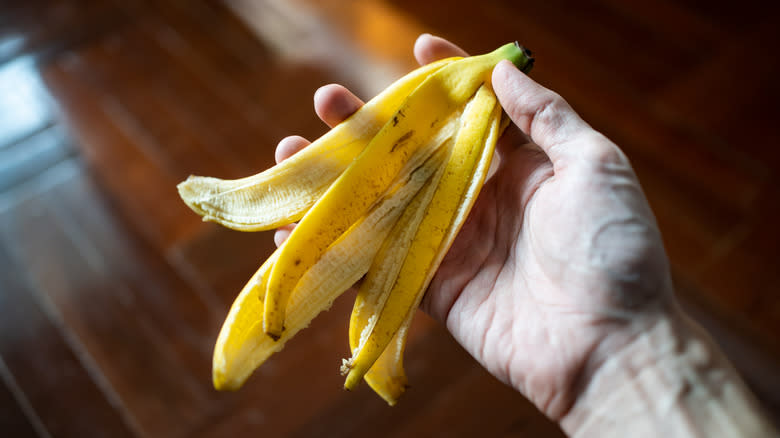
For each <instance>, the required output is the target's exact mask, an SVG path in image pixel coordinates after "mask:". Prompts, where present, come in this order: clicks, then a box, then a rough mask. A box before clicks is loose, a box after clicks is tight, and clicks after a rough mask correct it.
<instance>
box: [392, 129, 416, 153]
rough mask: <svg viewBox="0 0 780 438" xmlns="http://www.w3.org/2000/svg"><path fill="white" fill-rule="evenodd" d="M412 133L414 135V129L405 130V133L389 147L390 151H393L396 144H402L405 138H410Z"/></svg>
mask: <svg viewBox="0 0 780 438" xmlns="http://www.w3.org/2000/svg"><path fill="white" fill-rule="evenodd" d="M413 135H414V130H411V131H409V132H407V133H406V134H404V135H402V136H401V138H399V139H398V141H396V142H395V144H394V145H393V147H392V148H390V152H395V149H396V148H397V147H398V146H401V145H402V144H404V142H406V141H407V140H409V139H410V138H412V136H413Z"/></svg>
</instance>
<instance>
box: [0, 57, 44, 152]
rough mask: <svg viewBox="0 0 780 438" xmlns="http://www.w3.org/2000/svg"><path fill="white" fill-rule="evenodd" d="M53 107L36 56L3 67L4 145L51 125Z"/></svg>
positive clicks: (0, 135)
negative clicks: (37, 66)
mask: <svg viewBox="0 0 780 438" xmlns="http://www.w3.org/2000/svg"><path fill="white" fill-rule="evenodd" d="M51 108H52V104H51V101H50V98H49V96H48V94H47V92H46V89H45V86H44V85H43V83H42V81H41V78H40V75H39V74H38V70H37V68H36V66H35V62H34V60H33V59H32V58H30V57H23V58H18V59H15V60H13V61H11V62H8V63H6V64H4V65H2V66H0V148H3V147H4V146H6V145H9V144H11V143H13V142H15V141H17V140H19V139H21V138H23V137H25V136H26V135H28V134H30V133H31V132H34V131H36V130H38V129H40V128H42V127H44V126H46V125H47V124H49V123H50V121H51V119H52V110H51Z"/></svg>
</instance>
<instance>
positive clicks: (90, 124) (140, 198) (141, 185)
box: [45, 54, 202, 248]
mask: <svg viewBox="0 0 780 438" xmlns="http://www.w3.org/2000/svg"><path fill="white" fill-rule="evenodd" d="M80 59H81V58H80V57H79V55H75V54H74V55H73V56H72V57H70V58H67V59H62V60H61V62H58V63H56V64H51V65H50V66H49V67H48V68H47V69H46V72H45V78H46V81H47V84H48V85H49V87H50V88H51V89H52V90H53V91H52V92H53V94H55V95H57V97H58V100H59V103H60V105H61V107H62V108H63V110H64V111H65V112H66V116H67V121H68V124H69V126H70V127H71V129H72V130H73V131H74V132H75V135H76V138H77V143H78V144H79V146H80V147H79V150H80V151H81V152H82V153H83V154H84V156H85V157H86V159H87V161H88V162H89V163H91V165H92V169H93V170H94V172H95V173H96V174H97V175H98V176H99V178H100V180H101V183H102V184H101V185H102V186H103V187H104V190H105V191H106V192H107V193H111V194H112V196H113V197H115V199H116V200H117V201H118V207H119V209H120V211H121V212H122V214H123V215H124V217H126V218H128V220H130V221H131V222H133V223H134V226H135V227H137V229H140V230H142V233H143V235H144V236H145V238H146V239H148V240H149V241H151V242H153V243H154V244H155V245H156V246H158V247H159V248H167V247H169V246H170V245H172V244H173V243H174V242H176V241H178V240H179V239H181V238H184V236H187V235H189V234H190V233H193V232H195V231H196V230H197V229H198V228H199V227H201V226H202V222H201V221H200V219H199V218H198V217H197V216H196V215H194V214H192V212H191V211H190V209H189V208H187V207H186V205H184V204H183V203H182V202H181V201H180V199H179V196H178V193H177V192H176V184H177V183H178V182H179V180H178V179H176V178H173V177H171V176H170V175H169V174H167V173H166V172H165V171H164V170H163V169H162V168H161V167H160V165H159V164H158V162H156V161H155V160H154V159H153V158H152V157H150V156H149V155H148V154H147V153H146V150H147V149H146V148H148V147H152V146H147V145H146V143H148V142H149V140H148V139H147V138H146V137H145V136H144V135H143V133H139V132H138V131H137V130H136V129H134V125H133V119H132V116H131V115H129V114H128V110H127V108H126V107H125V106H124V105H123V103H122V102H120V101H119V100H118V99H117V98H116V97H115V96H112V95H101V94H99V92H98V91H97V90H94V89H93V88H91V87H90V86H89V84H86V83H85V82H84V81H85V78H80V77H79V76H78V75H77V74H76V73H75V71H74V67H73V64H74V63H79V62H81V61H80ZM127 194H132V195H131V196H128V195H127Z"/></svg>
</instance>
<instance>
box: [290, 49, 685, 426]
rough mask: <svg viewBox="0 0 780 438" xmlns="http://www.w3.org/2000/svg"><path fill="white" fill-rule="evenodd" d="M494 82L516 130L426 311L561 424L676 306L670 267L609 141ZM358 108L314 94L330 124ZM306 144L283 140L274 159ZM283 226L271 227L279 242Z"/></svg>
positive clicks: (568, 112)
mask: <svg viewBox="0 0 780 438" xmlns="http://www.w3.org/2000/svg"><path fill="white" fill-rule="evenodd" d="M455 55H465V53H463V51H462V50H460V49H459V48H457V47H455V46H454V45H452V44H451V43H449V42H447V41H445V40H442V39H440V38H435V37H431V36H422V37H420V38H419V39H418V41H417V44H416V45H415V56H416V58H417V60H418V61H419V62H420V63H421V64H425V63H429V62H431V61H434V60H436V59H440V58H443V57H447V56H455ZM493 87H494V89H495V91H496V94H497V95H498V98H499V100H500V102H501V104H502V106H503V107H504V109H505V110H506V112H507V113H508V114H509V116H510V117H511V118H512V120H513V121H514V123H515V125H516V127H510V129H508V130H507V132H506V133H505V134H504V136H503V137H502V138H501V140H500V141H499V144H498V146H497V151H496V157H495V158H494V160H495V161H496V162H497V165H496V166H495V172H494V173H493V174H492V175H491V176H490V177H489V178H488V179H487V181H486V183H485V185H484V187H483V188H482V191H481V192H480V195H479V198H478V199H477V202H476V204H475V205H474V208H473V210H472V211H471V214H470V215H469V218H468V220H467V222H466V223H465V224H464V226H463V228H462V229H461V231H460V233H459V235H458V237H457V239H456V241H455V243H454V244H453V246H452V248H451V249H450V251H449V252H448V254H447V256H446V257H445V259H444V260H443V262H442V264H441V266H440V267H439V270H438V272H437V274H436V276H435V277H434V279H433V281H432V283H431V285H430V287H429V289H428V292H427V294H426V297H425V300H424V302H423V308H424V309H425V310H426V311H427V312H428V313H429V314H431V315H432V316H433V317H434V318H436V319H438V320H440V321H442V322H444V323H445V324H446V325H447V328H448V329H449V330H450V332H451V333H452V335H453V336H454V337H455V339H456V340H458V342H460V343H461V344H462V345H463V346H464V348H466V350H468V351H469V352H470V353H471V354H472V355H473V356H474V357H475V358H476V359H477V360H478V361H479V362H480V363H481V364H482V365H483V366H484V367H485V368H486V369H487V370H488V371H490V372H491V373H493V374H494V375H495V376H496V377H497V378H499V379H500V380H502V381H504V382H505V383H507V384H509V385H511V386H512V387H514V388H516V389H517V390H519V391H521V392H522V393H523V394H524V395H526V396H527V397H528V398H529V399H530V400H531V401H533V402H534V403H535V404H536V405H537V407H538V408H539V409H540V410H542V411H543V412H544V413H546V414H547V415H548V416H549V417H550V418H552V419H553V420H559V419H560V418H562V417H563V416H564V415H565V414H566V413H567V411H568V409H569V408H570V407H571V405H572V404H573V403H574V401H575V399H576V397H577V395H578V391H579V390H580V386H581V383H582V380H583V379H587V377H588V375H589V374H591V373H593V372H594V371H595V369H596V368H598V366H599V364H600V363H601V362H602V361H603V360H604V359H605V358H606V357H608V356H609V355H610V354H612V353H614V352H615V351H617V350H619V349H620V348H622V346H623V345H625V344H626V343H628V342H629V341H630V340H631V338H632V337H633V336H634V335H635V334H636V333H639V332H640V331H642V330H643V329H644V328H646V327H648V326H650V325H652V324H653V323H654V320H655V319H656V318H658V317H659V315H661V314H662V313H664V312H666V311H667V310H668V309H669V308H670V307H672V306H671V279H670V274H669V267H668V261H667V258H666V254H665V251H664V248H663V245H662V242H661V237H660V233H659V231H658V228H657V225H656V223H655V220H654V218H653V215H652V212H651V211H650V208H649V205H648V203H647V201H646V199H645V197H644V194H643V193H642V190H641V188H640V186H639V183H638V181H637V179H636V176H635V174H634V172H633V170H632V169H631V166H630V164H629V162H628V160H627V159H626V157H625V156H624V155H623V153H622V152H621V151H620V150H619V149H618V147H617V146H615V145H614V144H613V143H612V142H610V141H609V140H608V139H607V138H605V137H604V136H603V135H601V134H599V133H597V132H596V131H594V130H593V129H592V128H591V127H590V126H588V125H587V124H586V123H585V122H584V121H583V120H582V119H580V117H579V116H578V115H577V114H576V113H575V112H574V111H573V110H572V109H571V107H570V106H569V105H568V104H567V103H566V102H565V101H564V100H563V99H561V98H560V97H559V96H558V95H556V94H554V93H553V92H551V91H549V90H547V89H545V88H543V87H541V86H540V85H538V84H537V83H535V82H534V81H532V80H531V79H529V78H528V77H527V76H525V75H524V74H523V73H521V72H519V71H518V70H517V69H516V68H514V66H513V65H512V64H511V63H509V62H502V63H500V64H499V65H498V66H497V67H496V68H495V70H494V72H493ZM361 104H362V103H361V102H360V100H359V99H358V98H357V97H355V96H354V95H352V94H351V93H350V92H349V91H348V90H346V89H345V88H343V87H340V86H338V85H328V86H325V87H322V88H320V89H319V90H318V91H317V93H316V94H315V97H314V105H315V111H316V112H317V114H318V115H319V116H320V118H321V119H322V120H323V121H325V122H326V123H327V124H328V125H330V126H333V125H335V124H337V123H339V122H340V121H342V120H343V119H345V118H346V117H348V116H349V115H350V114H352V113H353V112H354V111H355V110H357V109H358V108H359V107H360V105H361ZM517 127H519V129H517ZM307 144H308V142H307V141H306V140H304V139H302V138H301V137H288V138H286V139H284V140H282V142H280V144H279V146H278V148H277V151H276V158H277V161H281V160H283V159H285V158H286V157H289V156H290V155H292V154H293V153H294V152H296V151H297V150H299V149H301V148H303V147H305V146H306V145H307ZM288 233H289V228H284V229H280V230H279V231H278V232H277V235H276V240H277V242H281V241H282V240H283V239H284V238H285V237H286V235H287V234H288Z"/></svg>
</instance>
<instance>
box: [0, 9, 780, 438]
mask: <svg viewBox="0 0 780 438" xmlns="http://www.w3.org/2000/svg"><path fill="white" fill-rule="evenodd" d="M650 3H651V2H623V1H619V0H587V1H577V0H545V1H528V2H515V1H482V2H479V7H478V8H475V7H474V6H473V4H474V3H473V2H466V1H452V0H449V1H446V2H445V1H419V0H363V1H360V2H350V1H345V0H327V1H315V0H298V1H287V0H226V1H224V2H217V1H194V2H193V1H188V0H165V1H152V0H128V1H123V0H115V1H97V0H95V1H89V0H67V1H55V0H51V1H48V0H26V1H24V2H16V1H10V0H0V430H2V431H3V432H2V434H3V436H14V437H17V436H20V437H23V436H55V437H60V436H73V437H91V436H112V437H122V436H143V437H146V436H149V437H178V436H198V437H217V436H238V434H240V433H245V434H260V433H263V434H268V435H274V436H301V437H303V436H356V435H359V434H363V433H366V432H368V433H370V434H371V435H372V436H504V437H514V436H517V437H520V436H523V437H525V436H561V435H560V432H559V431H558V430H557V428H556V427H555V426H554V425H552V424H550V423H549V422H548V421H547V420H545V419H544V418H543V417H542V416H540V415H539V414H538V413H537V412H536V411H535V410H534V409H533V407H531V406H530V405H529V404H528V403H527V402H526V401H524V400H523V399H522V397H520V396H519V395H518V394H516V393H514V392H512V391H511V390H509V389H508V388H506V387H504V386H503V385H501V384H500V383H498V382H497V381H496V380H495V379H493V378H492V377H490V376H489V375H488V374H487V373H486V372H484V371H483V370H482V369H481V368H480V367H479V366H478V365H477V364H476V363H475V362H474V361H473V360H472V359H471V358H470V357H469V356H468V355H467V354H466V353H465V352H463V351H462V350H461V349H460V348H459V347H458V346H457V345H456V344H455V343H454V342H453V341H452V339H451V338H450V337H449V336H448V335H447V333H446V331H445V330H444V329H443V328H442V327H440V326H438V325H437V324H435V323H434V322H432V321H430V320H429V319H427V318H426V317H425V316H424V315H420V316H419V317H418V320H416V323H415V328H414V331H413V336H412V339H411V342H410V346H409V349H408V353H407V369H408V373H409V376H410V380H411V383H412V388H411V389H410V390H409V392H408V394H407V395H406V396H405V397H404V399H403V400H402V402H401V403H400V404H399V405H398V406H397V407H395V408H389V407H387V406H386V405H385V404H384V403H383V402H382V401H381V400H380V399H379V398H378V397H376V396H375V395H373V393H371V392H370V390H369V389H368V388H366V387H365V385H363V386H362V387H361V388H360V389H359V390H358V391H355V392H350V393H347V392H345V391H343V390H342V389H341V385H342V377H341V376H340V375H339V373H338V366H339V364H340V358H341V357H343V356H344V355H345V354H346V351H347V344H346V339H347V336H346V330H347V328H346V321H347V318H348V312H349V311H350V307H351V303H350V302H349V298H348V297H345V299H342V300H340V301H338V302H337V303H336V305H335V306H334V308H333V309H332V310H331V311H330V312H327V313H326V314H323V315H321V316H320V317H319V318H318V319H317V320H316V321H315V322H314V323H313V324H312V326H311V328H310V329H308V330H307V331H306V332H304V333H302V334H301V335H299V337H298V338H296V339H295V341H294V342H292V343H291V344H290V345H289V346H288V347H287V348H286V349H285V350H284V352H283V353H282V354H279V355H277V356H275V357H274V358H273V359H271V360H270V361H269V362H268V363H267V364H266V365H265V366H263V367H262V368H261V369H260V370H259V371H258V372H257V373H256V375H255V376H254V377H253V378H252V379H251V380H250V382H249V383H248V385H247V386H246V387H245V388H244V389H243V390H242V391H239V392H237V393H232V394H224V393H217V392H215V391H214V390H213V389H212V388H211V383H210V357H211V348H212V346H213V343H214V340H215V338H216V334H217V330H218V329H219V326H220V324H221V321H222V319H223V318H224V316H225V314H226V311H227V308H228V306H229V304H230V303H231V302H232V299H233V297H234V295H235V294H236V292H237V291H238V290H239V288H240V287H241V285H242V284H243V283H244V281H245V280H246V279H247V278H248V277H249V276H250V275H251V273H252V272H253V271H254V269H255V268H256V267H257V266H258V264H259V263H260V262H261V261H262V260H263V259H264V258H265V256H266V255H267V254H269V251H270V250H271V249H272V247H273V243H272V239H271V235H270V234H268V233H256V234H250V233H237V232H232V231H228V230H224V229H221V228H219V227H217V226H215V225H212V224H206V223H202V222H200V221H199V219H198V218H197V217H196V216H195V215H194V214H193V213H191V212H190V211H189V210H188V209H187V208H186V207H185V206H184V205H183V204H182V203H181V202H180V201H179V199H178V196H177V194H176V190H175V184H176V183H177V182H178V181H180V180H182V179H183V178H185V177H186V176H187V175H189V174H191V173H195V174H205V175H214V176H221V177H239V176H244V175H247V174H251V173H255V172H257V171H258V170H261V169H263V168H266V167H268V166H269V165H271V164H272V160H273V158H272V157H273V148H274V146H275V144H276V142H277V141H278V140H279V139H281V138H282V137H283V136H285V135H287V134H293V133H295V134H302V135H305V136H309V137H311V138H314V137H317V136H318V135H320V134H322V133H323V132H325V129H326V128H325V127H324V125H322V124H321V122H319V121H318V120H317V118H316V117H315V115H314V113H313V111H312V108H311V96H312V93H313V92H314V90H315V89H316V88H317V87H318V86H320V85H323V84H325V83H328V82H341V83H345V84H347V85H349V86H351V87H352V88H354V89H355V90H356V91H357V92H358V94H359V95H361V96H363V97H370V96H371V95H373V94H374V93H376V92H377V91H378V90H380V89H381V88H383V87H384V85H386V84H387V83H389V81H390V80H392V79H393V78H395V77H398V76H399V75H401V74H402V73H403V72H405V71H407V70H409V69H410V68H412V67H413V65H414V64H413V60H412V57H411V54H410V49H411V44H412V42H413V41H414V38H415V37H416V36H417V34H419V33H420V32H431V33H436V34H440V35H443V36H447V37H449V38H451V39H452V40H453V41H456V42H457V43H459V44H461V45H462V46H463V47H464V48H466V49H467V50H469V51H472V52H474V53H477V52H484V51H487V50H490V49H492V48H493V47H496V46H498V45H499V44H501V43H504V42H506V41H513V40H519V41H521V42H522V43H523V44H525V45H527V46H528V47H531V48H532V49H534V52H535V54H536V57H537V68H536V69H535V70H534V72H533V75H534V77H536V78H537V80H539V81H541V82H542V83H544V84H546V85H548V86H550V87H552V88H554V89H555V90H557V91H559V92H560V93H561V94H563V95H564V96H565V97H567V98H568V100H569V101H570V102H571V103H572V104H573V105H574V107H575V108H576V109H577V110H579V111H580V112H581V113H582V114H583V116H584V117H585V118H586V119H587V120H588V121H590V122H591V123H592V124H593V125H594V126H595V127H597V128H598V129H600V130H602V131H603V132H605V133H606V134H607V135H608V136H610V137H611V138H613V139H614V140H616V141H617V142H618V143H619V144H620V145H621V146H622V147H623V148H624V149H625V150H626V152H627V154H628V156H629V157H630V158H631V160H632V162H633V164H634V166H635V168H636V170H637V172H638V173H639V175H640V178H641V181H642V183H643V186H644V188H645V190H646V192H647V195H648V197H649V198H650V201H651V203H652V206H653V208H654V209H655V211H656V214H657V216H658V220H659V222H660V224H661V227H662V231H663V234H664V238H665V242H666V245H667V249H668V251H669V255H670V257H671V259H672V263H673V269H674V276H675V280H676V283H677V289H678V293H679V295H680V298H681V300H682V302H683V303H684V305H685V306H686V307H687V308H688V309H689V310H690V311H691V313H692V314H693V315H694V316H695V317H696V318H697V319H699V320H700V321H701V322H702V323H703V324H704V325H705V326H706V327H707V328H708V329H709V330H710V331H711V332H712V333H713V335H714V336H715V338H716V340H717V341H718V342H720V343H721V345H723V347H724V349H725V350H726V351H727V353H728V354H729V356H730V357H731V358H732V360H733V361H734V363H735V364H736V366H737V368H738V369H739V371H740V372H741V373H742V374H743V376H744V377H745V379H746V380H747V381H748V382H749V384H750V385H751V386H752V387H753V388H754V390H755V391H756V393H757V395H758V396H759V397H760V398H761V400H762V401H763V402H764V405H765V406H766V408H767V410H768V411H769V412H770V413H771V414H772V415H773V416H774V418H775V419H777V418H778V417H780V373H778V371H777V370H778V369H780V337H779V336H778V333H780V299H778V293H779V292H780V269H778V266H780V246H778V243H779V242H780V226H778V224H780V202H779V201H780V189H779V188H778V183H779V182H780V181H779V178H778V175H779V173H778V171H780V152H779V151H780V129H778V122H780V109H778V108H779V107H778V105H777V102H778V101H780V85H778V81H777V79H776V78H777V77H778V74H779V73H780V57H778V56H777V55H776V53H775V52H776V48H777V47H778V43H780V17H779V16H778V10H777V9H778V6H775V5H774V3H771V2H763V1H755V0H746V1H742V2H739V4H738V5H735V4H734V3H733V2H717V1H716V2H694V1H690V0H680V1H673V0H659V1H657V2H652V5H651V4H650Z"/></svg>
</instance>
